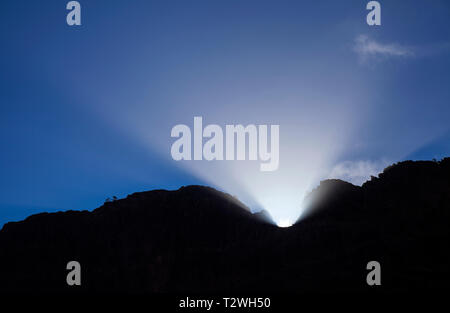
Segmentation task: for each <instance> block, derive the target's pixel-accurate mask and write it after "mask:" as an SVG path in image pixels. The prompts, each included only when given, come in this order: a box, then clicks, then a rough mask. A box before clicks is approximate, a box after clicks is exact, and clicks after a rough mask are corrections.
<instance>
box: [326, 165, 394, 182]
mask: <svg viewBox="0 0 450 313" xmlns="http://www.w3.org/2000/svg"><path fill="white" fill-rule="evenodd" d="M389 164H390V162H389V161H387V160H379V161H370V160H360V161H345V162H342V163H339V164H337V165H336V166H335V167H334V168H333V169H332V171H331V173H330V175H329V178H336V179H342V180H345V181H348V182H350V183H352V184H354V185H359V186H361V185H362V184H363V183H364V182H366V181H367V180H369V179H370V177H371V176H378V174H379V173H381V172H382V171H383V170H384V169H385V168H386V167H387V166H388V165H389Z"/></svg>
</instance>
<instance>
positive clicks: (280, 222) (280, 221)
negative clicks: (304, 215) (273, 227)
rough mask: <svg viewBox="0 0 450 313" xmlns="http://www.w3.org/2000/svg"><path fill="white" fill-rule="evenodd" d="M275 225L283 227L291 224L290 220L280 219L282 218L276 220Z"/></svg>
mask: <svg viewBox="0 0 450 313" xmlns="http://www.w3.org/2000/svg"><path fill="white" fill-rule="evenodd" d="M277 226H278V227H283V228H285V227H291V226H292V222H291V221H290V220H288V219H282V220H279V221H278V222H277Z"/></svg>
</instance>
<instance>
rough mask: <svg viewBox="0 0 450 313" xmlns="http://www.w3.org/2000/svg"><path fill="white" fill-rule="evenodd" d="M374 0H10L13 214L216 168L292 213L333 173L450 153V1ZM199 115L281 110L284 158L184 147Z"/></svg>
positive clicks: (193, 179)
mask: <svg viewBox="0 0 450 313" xmlns="http://www.w3.org/2000/svg"><path fill="white" fill-rule="evenodd" d="M367 2H368V1H360V0H358V1H356V0H355V1H335V0H333V1H248V0H244V1H219V0H217V1H114V0H113V1H105V0H103V1H101V0H84V1H83V0H81V1H80V3H81V6H82V25H81V26H79V27H69V26H67V25H66V22H65V19H66V14H67V11H66V8H65V6H66V3H67V1H62V0H59V1H49V0H47V1H23V0H14V1H12V0H5V1H2V4H1V7H0V25H1V30H0V42H1V45H0V56H1V57H0V69H1V71H0V147H1V153H0V225H1V224H3V223H5V222H7V221H11V220H19V219H23V218H24V217H26V216H28V215H30V214H32V213H37V212H41V211H55V210H67V209H93V208H95V207H97V206H99V205H100V204H102V203H103V201H104V200H105V199H106V198H107V197H111V196H113V195H115V196H118V197H123V196H126V195H127V194H129V193H132V192H135V191H143V190H149V189H155V188H158V189H159V188H169V189H172V188H177V187H179V186H182V185H187V184H204V183H205V184H209V185H213V186H216V187H218V188H221V189H223V190H225V191H229V192H230V193H232V194H235V195H237V196H238V197H239V198H240V199H242V200H244V202H246V203H247V204H249V205H250V206H253V205H260V206H261V207H265V206H266V205H265V204H264V203H262V202H264V201H263V200H262V199H260V198H261V197H262V195H265V194H267V193H268V190H269V191H270V190H271V191H273V199H274V201H275V202H277V203H279V202H280V197H284V196H285V195H284V194H282V193H283V192H284V191H286V198H289V201H286V203H285V204H286V205H287V206H291V208H290V209H289V210H288V211H289V212H284V213H286V214H284V213H283V214H280V216H281V215H285V216H291V217H292V216H293V214H294V213H293V212H295V211H296V210H297V211H298V209H296V208H295V206H296V205H297V202H296V201H298V203H300V202H301V199H302V197H303V195H304V193H305V192H307V190H310V189H311V188H312V187H314V186H315V185H316V184H317V182H318V181H319V180H320V179H322V178H326V177H338V178H345V179H348V180H350V181H352V182H354V183H361V182H362V181H364V179H365V178H366V177H367V176H368V175H370V174H376V172H378V171H379V170H381V169H382V168H383V167H384V166H386V165H387V164H389V163H391V162H396V161H400V160H404V159H432V158H438V159H439V158H442V157H444V156H448V155H449V152H450V127H449V120H450V88H449V86H450V2H448V1H437V0H435V1H425V0H422V1H406V0H404V1H380V3H381V6H382V25H381V26H380V27H369V26H368V25H367V24H366V14H367V11H366V9H365V6H366V4H367ZM196 115H201V116H203V117H204V119H205V123H206V124H209V123H215V124H220V125H224V124H238V123H242V124H248V123H254V124H280V142H281V147H280V172H279V173H278V174H275V173H274V174H273V175H274V176H270V175H269V174H268V175H266V176H264V177H263V178H262V179H260V175H261V173H254V168H251V167H249V168H247V165H246V172H245V174H244V173H243V172H242V169H241V168H239V167H240V166H241V165H239V166H238V168H234V171H233V169H231V170H230V168H228V167H229V166H233V165H229V164H228V163H227V165H226V166H224V164H223V163H220V162H216V163H211V164H206V165H203V164H202V165H198V164H195V165H192V164H186V163H181V164H180V163H176V162H175V161H173V160H172V159H171V157H170V145H171V143H172V142H173V140H172V139H171V138H170V129H171V128H172V127H173V126H174V125H176V124H179V123H183V124H188V125H192V121H193V117H194V116H196ZM202 166H204V167H202ZM255 168H256V167H255ZM235 173H241V174H242V175H241V176H240V175H239V174H235ZM242 176H245V177H242ZM270 181H273V182H276V188H275V187H273V188H269V187H270V184H269V187H267V185H268V184H267V182H270ZM258 182H264V184H262V183H261V184H260V185H258ZM262 185H264V186H266V188H269V189H264V188H263V186H262ZM274 185H275V183H274ZM233 187H234V188H233ZM279 190H283V192H281V193H280V192H279ZM297 191H298V192H297ZM288 193H289V194H288ZM283 199H284V198H283ZM253 200H254V201H253ZM281 202H282V201H281ZM294 202H295V203H294ZM266 203H271V202H270V201H269V202H266ZM266 208H267V207H266ZM267 209H269V211H271V213H272V215H277V212H278V211H277V210H278V209H277V208H273V209H272V210H271V208H267ZM280 210H281V211H282V210H283V208H281V209H280Z"/></svg>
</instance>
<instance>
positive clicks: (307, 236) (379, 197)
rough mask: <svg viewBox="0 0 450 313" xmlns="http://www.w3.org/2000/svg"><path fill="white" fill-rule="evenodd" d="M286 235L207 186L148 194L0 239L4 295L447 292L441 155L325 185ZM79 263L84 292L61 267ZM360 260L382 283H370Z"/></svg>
mask: <svg viewBox="0 0 450 313" xmlns="http://www.w3.org/2000/svg"><path fill="white" fill-rule="evenodd" d="M305 206H306V207H307V208H308V209H307V212H306V214H305V215H304V216H302V219H301V220H300V221H298V222H297V223H296V224H294V225H293V226H292V227H289V228H278V227H277V226H275V225H273V224H272V223H269V222H268V221H267V216H266V214H265V213H264V212H262V213H259V214H252V213H251V212H250V211H249V210H248V209H247V208H246V207H245V205H243V204H242V203H240V202H239V201H238V200H237V199H235V198H233V197H231V196H230V195H227V194H225V193H222V192H219V191H217V190H215V189H212V188H209V187H201V186H188V187H182V188H180V189H178V190H176V191H166V190H153V191H148V192H140V193H135V194H132V195H129V196H128V197H127V198H125V199H121V200H116V201H112V202H106V203H105V204H104V205H102V206H101V207H99V208H97V209H95V210H93V211H92V212H89V211H67V212H58V213H41V214H37V215H33V216H30V217H28V218H27V219H25V220H24V221H21V222H11V223H7V224H5V225H4V227H3V229H2V230H1V231H0V280H1V284H0V291H2V292H37V291H39V292H44V293H45V292H61V293H88V292H124V293H200V292H207V293H223V292H261V293H264V292H267V293H270V292H293V293H300V292H315V291H322V292H337V291H339V292H355V291H357V292H365V291H369V290H370V291H372V290H373V288H375V289H376V290H378V291H380V292H399V291H411V290H413V291H417V290H420V291H436V290H444V289H448V281H449V278H450V252H449V251H450V229H449V225H450V223H449V222H450V158H446V159H443V160H441V161H416V162H413V161H406V162H401V163H398V164H395V165H392V166H390V167H388V168H386V169H385V170H384V171H383V173H381V174H380V175H379V177H378V178H376V177H373V178H372V179H371V180H370V181H368V182H366V183H365V184H364V185H363V186H362V187H358V186H354V185H352V184H350V183H347V182H344V181H340V180H326V181H323V182H321V184H320V185H319V186H318V187H317V188H316V189H315V190H313V191H312V192H311V193H310V194H309V195H308V196H307V198H306V199H305ZM72 260H76V261H78V262H79V263H80V264H81V273H82V274H81V280H82V283H81V286H68V285H67V283H66V275H67V273H68V272H69V271H68V270H67V269H66V265H67V263H68V262H69V261H72ZM369 261H377V262H379V263H380V265H381V286H368V285H367V283H366V276H367V274H368V272H369V270H367V269H366V265H367V263H368V262H369Z"/></svg>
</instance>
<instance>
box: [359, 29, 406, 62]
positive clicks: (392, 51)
mask: <svg viewBox="0 0 450 313" xmlns="http://www.w3.org/2000/svg"><path fill="white" fill-rule="evenodd" d="M353 48H354V51H355V52H356V53H357V54H358V56H359V58H360V60H361V61H366V60H367V59H385V58H393V57H396V58H405V57H413V56H414V55H415V52H414V49H413V48H411V47H407V46H403V45H400V44H397V43H381V42H378V41H376V40H374V39H371V38H369V37H368V36H366V35H360V36H358V37H356V39H355V44H354V47H353Z"/></svg>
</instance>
